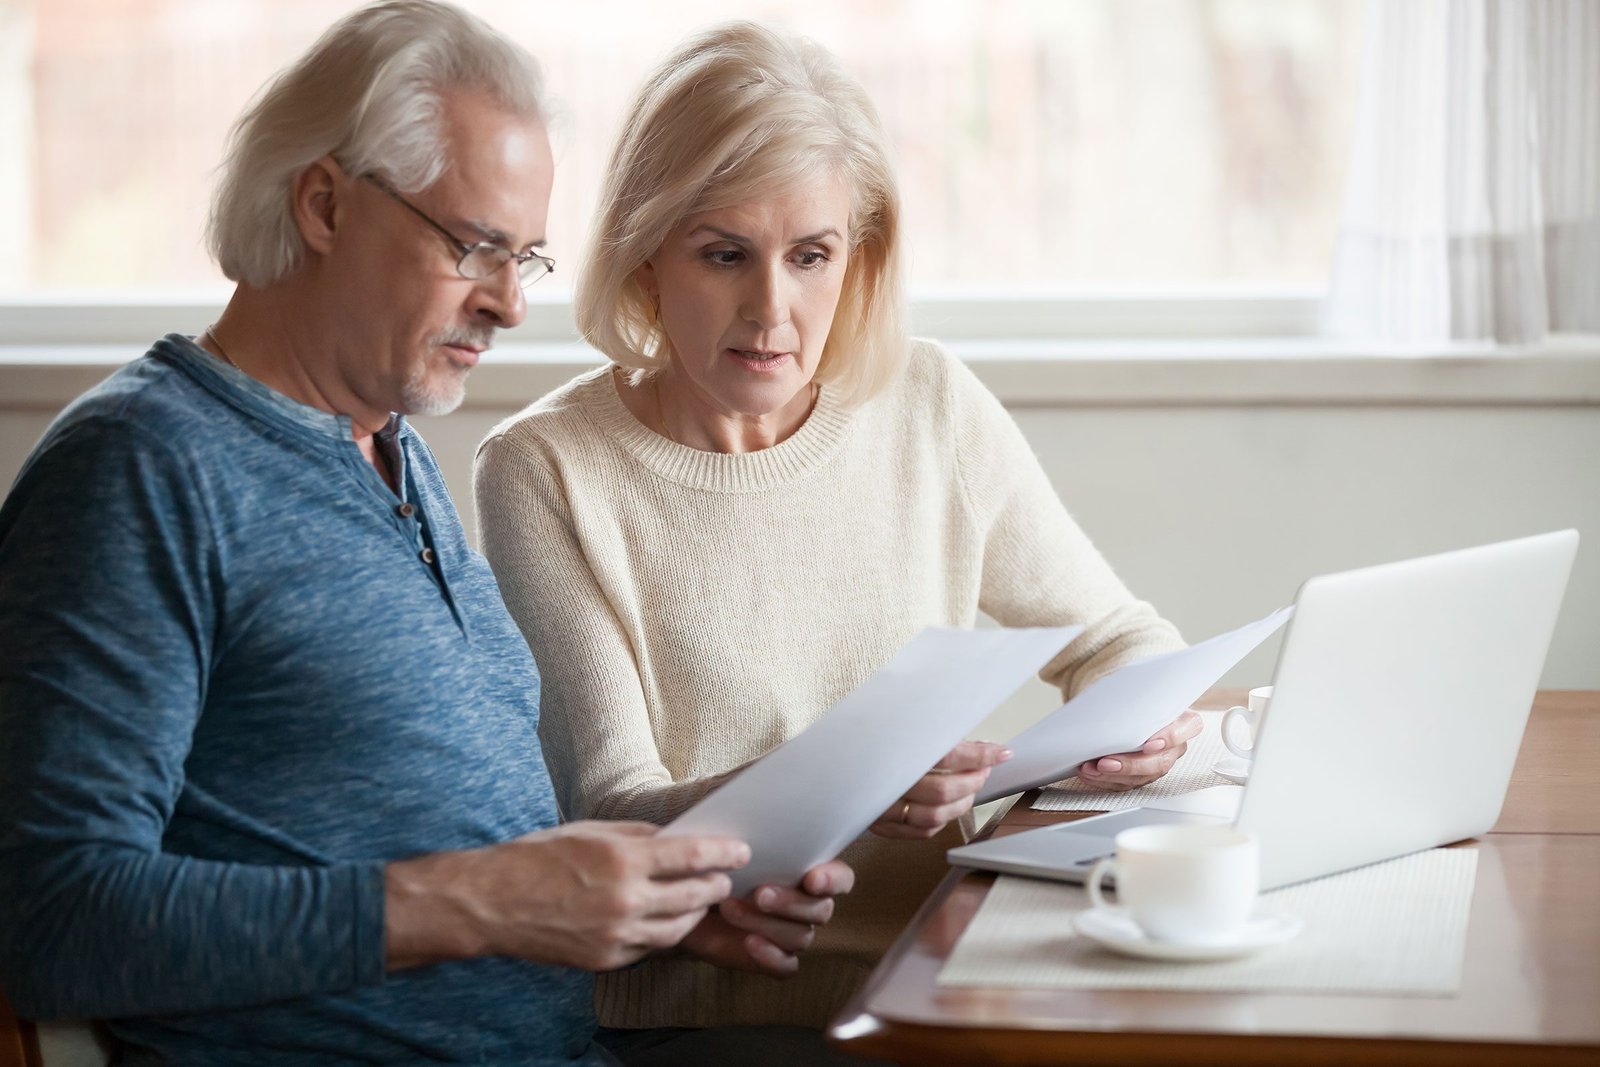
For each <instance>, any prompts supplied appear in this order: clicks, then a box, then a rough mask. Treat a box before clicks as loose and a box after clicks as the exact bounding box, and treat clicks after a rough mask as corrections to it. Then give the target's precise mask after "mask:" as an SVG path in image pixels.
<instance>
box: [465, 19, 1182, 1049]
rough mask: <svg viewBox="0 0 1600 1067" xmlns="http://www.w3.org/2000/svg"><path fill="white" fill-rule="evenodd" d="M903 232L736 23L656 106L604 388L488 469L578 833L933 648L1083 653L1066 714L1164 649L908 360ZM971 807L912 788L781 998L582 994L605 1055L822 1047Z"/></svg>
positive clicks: (625, 211)
mask: <svg viewBox="0 0 1600 1067" xmlns="http://www.w3.org/2000/svg"><path fill="white" fill-rule="evenodd" d="M899 228H900V205H899V198H898V193H897V191H896V188H895V182H894V178H893V175H892V173H891V169H890V167H889V164H888V161H887V159H886V153H885V149H884V136H883V133H882V131H881V129H880V127H879V124H878V121H877V119H876V117H875V114H874V111H873V108H872V105H871V104H870V103H869V101H868V100H867V98H866V96H865V94H864V92H863V91H862V89H861V87H860V86H859V85H857V84H856V83H855V82H854V81H853V80H851V79H850V78H848V77H847V76H845V75H844V74H843V73H842V72H841V71H840V70H839V68H838V67H837V65H836V64H835V62H834V61H833V60H832V58H831V57H830V56H829V55H828V54H827V53H825V52H823V51H822V50H820V49H819V48H817V47H815V46H814V45H811V44H809V43H807V42H804V41H800V40H794V39H790V38H787V37H784V36H780V35H778V34H775V33H773V32H771V31H769V30H766V29H763V28H761V27H758V26H755V25H751V24H748V23H735V24H731V25H727V26H723V27H720V28H717V29H714V30H712V31H710V32H707V33H705V34H703V35H701V36H699V37H697V38H695V39H693V40H691V41H689V42H688V43H687V44H686V45H685V46H683V47H682V48H681V49H680V50H679V51H678V52H677V53H675V54H674V55H672V56H671V57H670V58H669V59H668V60H667V61H666V62H665V63H664V64H663V65H662V67H661V68H660V69H659V70H658V71H657V72H656V73H655V75H654V76H653V77H652V78H651V79H650V80H649V81H648V83H647V84H646V85H645V87H644V89H643V92H642V95H641V96H640V98H639V100H638V102H637V103H636V104H635V106H634V107H633V110H632V112H631V113H630V114H629V116H628V119H627V121H626V124H625V126H624V128H623V130H622V134H621V137H620V139H619V141H618V143H617V146H616V149H615V153H614V155H613V157H612V162H611V169H610V173H609V177H608V180H607V184H606V187H605V190H604V193H603V195H602V197H601V206H600V209H599V217H598V220H597V223H596V232H595V235H594V241H593V247H592V250H591V252H590V257H589V261H588V263H587V264H586V267H585V269H584V272H583V274H582V277H581V278H580V280H579V283H578V296H577V314H578V321H579V325H580V326H581V328H582V330H583V334H584V336H585V337H586V338H587V339H588V340H589V342H590V343H591V344H593V345H594V347H595V348H597V349H599V350H600V351H601V352H603V353H605V354H606V355H607V356H609V357H610V359H611V363H609V364H608V365H606V366H604V367H601V368H600V369H598V370H595V371H593V372H591V373H587V374H584V375H581V376H579V377H578V378H576V379H574V380H573V381H572V382H570V383H569V384H568V385H566V386H564V387H562V388H561V389H559V390H557V391H556V392H554V393H552V394H551V395H549V396H547V397H545V398H544V399H542V400H540V401H539V402H537V403H536V404H534V405H533V406H532V407H530V408H528V409H527V410H526V411H524V412H523V413H521V414H520V415H518V416H516V417H515V418H513V419H511V420H509V421H508V422H506V423H504V424H502V425H501V426H499V427H497V428H496V429H495V430H494V431H493V432H492V433H491V434H490V436H489V437H488V439H487V440H485V441H484V443H483V445H482V447H481V448H480V450H479V454H478V463H477V468H476V480H475V485H476V495H477V505H478V511H479V516H480V523H481V530H482V536H483V545H484V551H485V553H486V554H487V555H488V557H489V560H490V562H491V563H492V564H493V566H494V570H495V573H496V575H497V576H498V578H499V581H500V584H501V588H502V590H503V592H504V594H505V597H506V600H507V602H508V603H509V605H510V607H511V612H512V614H513V615H514V616H515V617H516V618H517V620H518V621H519V622H520V624H521V625H522V628H523V631H524V632H525V633H526V635H527V637H528V640H529V643H530V644H531V645H532V647H533V648H534V650H535V652H536V654H537V655H538V658H539V664H540V667H541V670H542V673H543V676H544V685H545V689H544V710H543V717H542V722H541V737H542V740H543V741H544V744H545V749H546V753H547V756H548V759H549V761H550V765H551V774H552V776H553V778H554V779H555V783H556V788H557V792H558V795H559V796H560V798H561V801H562V804H563V808H564V811H565V814H566V815H567V816H568V817H570V818H604V819H645V820H650V821H654V822H664V821H666V820H669V819H671V818H672V817H674V816H675V815H677V814H678V813H679V812H681V811H683V810H684V809H685V808H687V807H688V806H690V805H691V804H693V803H694V802H695V801H696V800H698V799H699V798H700V797H702V796H704V795H705V794H706V793H707V792H709V791H710V790H711V789H713V788H715V787H716V786H717V784H718V783H719V782H721V781H723V780H725V778H726V777H727V775H728V773H729V772H730V771H732V770H735V769H737V768H738V767H740V766H742V765H744V764H746V763H748V762H749V761H751V760H753V759H756V758H758V757H759V756H761V755H762V754H763V753H765V752H768V751H769V750H771V749H772V748H773V747H774V746H776V745H778V744H780V743H781V742H783V741H784V740H785V739H787V738H790V737H793V736H794V735H795V734H797V733H799V732H800V731H802V730H804V729H805V728H806V727H807V726H809V725H810V724H811V723H812V722H813V721H814V720H816V718H817V717H818V716H819V715H821V714H822V713H823V712H824V711H825V710H827V708H828V707H829V706H831V705H832V704H833V703H834V702H836V701H837V700H838V699H839V698H840V697H842V696H844V695H845V694H846V693H848V692H849V691H850V690H851V689H853V688H854V687H855V686H856V685H857V684H859V683H860V682H861V681H862V680H863V679H864V678H865V677H866V676H867V675H869V674H870V673H871V672H872V671H873V670H874V669H876V668H877V667H878V666H879V665H881V664H882V663H883V662H885V661H886V660H887V659H888V658H889V657H890V656H891V655H892V654H893V653H894V652H895V651H896V650H897V649H898V648H899V647H900V646H901V645H902V644H904V643H905V642H906V641H907V640H908V639H909V638H910V637H911V636H912V635H913V634H914V633H916V632H917V631H918V630H919V629H921V628H922V627H925V626H931V625H942V626H971V625H973V623H974V622H975V621H976V619H977V616H978V612H979V611H980V610H981V611H983V612H986V613H987V614H989V615H990V616H992V617H994V618H995V619H997V620H999V621H1000V622H1001V623H1004V624H1008V625H1017V626H1045V625H1062V624H1069V623H1081V624H1083V625H1084V626H1085V627H1086V630H1085V631H1084V633H1083V634H1082V635H1081V636H1080V637H1079V638H1078V639H1076V640H1075V641H1073V642H1072V644H1070V645H1069V646H1068V647H1066V648H1065V649H1063V650H1062V651H1061V652H1060V654H1059V655H1057V656H1056V657H1055V658H1054V659H1053V660H1052V661H1051V662H1050V663H1049V664H1048V665H1047V667H1046V668H1045V670H1044V672H1043V677H1044V678H1045V679H1046V680H1048V681H1049V682H1051V683H1052V684H1054V685H1056V686H1058V687H1059V688H1060V689H1061V691H1062V692H1063V693H1065V694H1068V695H1070V694H1071V693H1073V692H1075V691H1077V690H1079V689H1081V688H1082V687H1083V686H1084V685H1085V684H1087V683H1088V682H1089V681H1091V680H1092V679H1094V678H1096V677H1098V676H1100V675H1102V674H1104V673H1105V672H1107V671H1110V670H1112V669H1114V668H1115V667H1117V666H1119V665H1121V664H1123V663H1126V662H1128V661H1130V660H1133V659H1136V658H1139V657H1142V656H1147V655H1150V654H1152V653H1156V652H1161V651H1165V650H1168V649H1172V648H1175V647H1179V646H1180V645H1181V640H1180V638H1179V636H1178V634H1177V631H1176V630H1175V629H1174V628H1173V627H1172V626H1171V625H1170V624H1169V623H1167V622H1165V621H1163V620H1162V619H1160V618H1159V617H1158V616H1157V615H1156V614H1155V612H1154V611H1152V610H1151V608H1150V607H1149V606H1148V605H1146V604H1144V603H1142V602H1140V601H1138V600H1136V599H1134V597H1133V596H1131V595H1130V594H1129V592H1128V590H1127V589H1126V588H1124V586H1123V584H1122V583H1121V582H1120V581H1119V580H1118V579H1117V577H1116V575H1115V574H1114V573H1112V570H1111V568H1110V567H1109V566H1108V565H1107V564H1106V561H1105V560H1104V559H1103V558H1102V557H1101V555H1100V553H1099V552H1097V551H1096V550H1095V548H1094V546H1093V545H1092V544H1090V542H1089V539H1088V538H1087V537H1085V536H1084V534H1083V532H1082V531H1081V530H1080V529H1079V528H1078V527H1077V525H1076V524H1074V522H1073V521H1072V519H1071V518H1070V517H1069V516H1068V514H1067V512H1066V510H1065V509H1064V508H1063V507H1062V505H1061V503H1060V501H1059V500H1058V499H1057V497H1056V495H1055V493H1054V492H1053V491H1052V490H1051V487H1050V484H1049V482H1048V481H1047V480H1046V478H1045V475H1044V472H1043V471H1042V470H1041V469H1040V466H1039V463H1038V462H1037V460H1036V459H1035V458H1034V456H1033V454H1032V452H1030V451H1029V448H1028V445H1027V444H1026V442H1025V441H1024V440H1023V437H1022V435H1021V433H1020V432H1019V431H1018V429H1017V427H1016V425H1015V424H1014V423H1013V422H1012V420H1011V418H1010V417H1009V416H1008V415H1007V414H1006V412H1005V410H1004V409H1003V408H1002V407H1001V406H1000V404H999V403H998V402H997V401H996V400H995V398H994V397H993V396H992V395H990V394H989V393H988V392H987V391H986V390H985V389H984V387H983V386H982V385H980V384H979V382H978V381H977V379H976V378H974V377H973V375H972V373H971V372H970V371H969V370H967V368H966V367H965V366H963V365H962V364H961V363H960V362H958V361H956V360H954V359H952V358H950V357H949V356H948V355H946V354H945V353H944V352H942V351H941V350H940V349H939V348H938V347H937V346H935V345H933V344H930V343H927V342H920V341H918V342H912V341H910V340H908V338H907V337H906V335H905V333H904V327H903V306H902V299H903V298H902V289H901V280H900V264H899V261H900V233H899ZM1198 729H1199V720H1198V718H1197V717H1196V716H1194V715H1192V714H1190V713H1186V714H1185V715H1184V717H1182V718H1180V719H1179V720H1178V721H1177V722H1175V723H1173V724H1172V725H1170V726H1168V727H1167V728H1166V729H1164V730H1163V731H1162V732H1161V733H1159V734H1158V735H1156V736H1155V737H1154V738H1152V739H1151V740H1150V742H1149V743H1147V744H1146V745H1145V747H1144V749H1143V750H1142V751H1141V752H1138V753H1127V754H1123V755H1120V756H1115V757H1108V758H1106V759H1103V760H1100V761H1098V762H1097V763H1095V764H1092V765H1085V766H1083V767H1082V768H1080V770H1079V773H1080V774H1081V775H1082V776H1083V777H1084V778H1086V779H1089V780H1092V781H1097V782H1100V783H1104V784H1105V785H1106V786H1107V787H1108V788H1127V787H1131V786H1134V785H1139V784H1142V783H1144V782H1147V781H1150V780H1153V779H1154V778H1156V777H1159V776H1160V775H1161V774H1163V773H1165V771H1166V770H1167V769H1168V768H1169V767H1170V766H1171V765H1172V762H1173V761H1174V760H1175V759H1176V758H1177V757H1178V756H1180V755H1182V754H1183V751H1184V747H1185V742H1186V741H1187V740H1188V739H1189V738H1190V737H1192V736H1193V735H1194V734H1195V733H1196V732H1198ZM992 760H993V753H992V750H991V749H971V748H969V749H967V750H965V751H964V752H963V751H962V750H958V752H957V753H955V754H953V756H952V765H954V766H958V767H972V768H977V767H980V766H982V765H984V764H987V763H989V762H992ZM984 773H986V772H984V771H982V770H976V769H975V770H969V771H968V772H967V773H965V774H951V775H948V777H950V778H956V779H960V780H961V781H960V784H959V785H958V786H957V787H955V788H951V789H948V790H946V791H945V792H944V793H942V794H941V793H940V792H939V791H938V787H937V783H938V780H939V776H938V775H931V776H929V777H928V778H925V779H924V780H923V782H922V783H920V785H919V787H918V790H914V791H913V793H912V794H908V795H907V797H906V798H905V799H904V800H903V801H902V802H901V803H898V804H896V805H895V807H894V808H893V809H891V810H890V811H888V812H885V813H884V816H883V817H882V818H881V819H880V820H879V822H878V823H877V824H875V826H874V830H875V831H877V833H878V836H877V837H875V838H866V839H863V840H861V841H860V842H858V843H856V844H855V845H853V846H851V848H850V849H848V850H847V851H846V852H845V855H844V858H845V859H846V860H847V861H848V862H849V863H850V864H851V865H852V866H854V867H855V868H856V870H857V872H858V881H857V886H856V891H855V893H854V894H853V895H852V896H850V897H848V898H845V899H842V900H840V901H839V903H838V911H837V914H836V915H835V918H834V921H833V922H832V924H831V925H829V926H827V927H825V928H823V929H820V930H819V931H818V933H817V937H816V942H815V944H814V945H813V946H812V949H811V951H810V953H809V954H808V955H807V957H806V959H805V962H804V964H803V966H801V968H800V971H799V975H798V976H797V977H796V978H794V979H791V980H789V981H786V982H785V981H778V980H776V979H772V978H769V977H763V976H756V975H745V974H733V973H730V972H726V971H718V970H715V969H713V968H711V967H709V966H705V965H702V964H699V963H696V962H695V961H693V960H690V959H687V958H667V959H658V960H654V961H651V962H649V963H646V964H644V965H643V966H640V967H637V968H634V969H632V970H629V971H625V972H622V973H619V974H615V975H611V976H606V977H605V978H604V979H603V980H602V983H601V990H600V993H599V1007H600V1014H601V1021H602V1022H603V1023H605V1024H607V1025H610V1026H613V1027H626V1028H644V1027H707V1026H716V1025H722V1024H731V1023H753V1022H761V1023H788V1024H796V1025H802V1026H813V1027H815V1026H820V1025H822V1024H823V1023H824V1021H825V1020H826V1019H827V1017H828V1016H829V1014H830V1013H831V1012H832V1011H833V1010H835V1009H836V1008H837V1007H838V1006H839V1005H840V1004H841V1002H842V1000H843V999H844V998H845V997H846V996H847V995H848V994H849V993H850V992H851V991H852V990H853V989H854V988H855V987H856V985H857V984H858V983H859V982H860V981H861V979H862V978H863V977H864V976H865V975H866V973H867V971H868V969H869V968H870V967H871V965H872V963H873V961H875V960H876V959H877V958H878V957H879V956H880V954H881V953H882V952H883V950H884V949H885V948H886V947H887V945H888V944H889V942H890V940H891V939H892V938H893V937H894V936H895V934H896V933H897V932H898V931H899V930H900V928H901V927H902V925H903V924H904V923H905V921H906V920H907V918H908V917H909V916H910V915H911V913H912V911H913V910H914V909H915V908H916V906H917V904H918V903H919V902H920V901H921V900H922V899H923V898H924V896H925V895H926V894H927V892H928V891H929V889H930V888H931V887H932V886H933V885H934V884H935V882H936V881H937V880H938V879H939V878H940V876H941V875H942V874H943V873H944V871H945V870H946V867H945V863H944V858H943V853H944V850H945V849H946V848H947V847H949V846H951V845H952V844H955V843H958V842H959V840H960V837H961V830H960V826H959V824H952V825H950V826H948V827H947V828H945V829H944V830H943V831H942V832H940V833H938V834H937V835H936V836H932V837H931V838H930V837H929V835H931V834H933V832H934V831H935V830H938V829H939V828H941V827H944V826H945V824H946V823H947V822H949V821H950V820H951V819H952V818H953V817H954V816H955V815H956V814H958V813H959V812H960V811H964V810H966V808H967V806H969V805H970V802H971V793H972V792H973V791H974V790H975V789H976V788H977V785H976V784H975V783H976V782H981V780H982V777H983V775H984ZM919 838H921V839H920V840H919ZM758 899H759V894H758ZM735 906H736V905H735Z"/></svg>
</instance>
